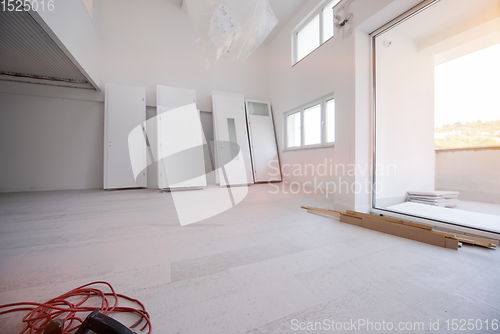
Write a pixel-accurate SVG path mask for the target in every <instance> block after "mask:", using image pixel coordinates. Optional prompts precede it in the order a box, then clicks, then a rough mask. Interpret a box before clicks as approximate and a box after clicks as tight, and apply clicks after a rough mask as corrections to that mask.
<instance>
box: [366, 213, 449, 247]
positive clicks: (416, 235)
mask: <svg viewBox="0 0 500 334" xmlns="http://www.w3.org/2000/svg"><path fill="white" fill-rule="evenodd" d="M361 226H362V227H365V228H369V229H371V230H375V231H379V232H384V233H387V234H392V235H396V236H399V237H403V238H406V239H411V240H415V241H420V242H425V243H428V244H431V245H435V246H440V247H445V248H446V247H447V243H446V237H445V236H444V235H440V234H434V233H430V232H429V231H428V230H424V229H421V228H418V227H412V226H407V225H403V224H397V223H390V222H385V221H382V220H377V219H368V218H363V219H362V222H361ZM448 246H449V247H452V246H453V247H454V245H452V244H451V243H450V244H448ZM456 249H458V242H457V244H456Z"/></svg>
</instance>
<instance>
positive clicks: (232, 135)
mask: <svg viewBox="0 0 500 334" xmlns="http://www.w3.org/2000/svg"><path fill="white" fill-rule="evenodd" d="M227 129H228V133H229V141H230V142H231V143H236V144H238V139H237V137H236V124H235V123H234V118H228V119H227ZM229 147H230V148H231V156H232V157H236V158H235V159H236V160H239V157H238V153H239V152H238V146H236V145H230V146H229Z"/></svg>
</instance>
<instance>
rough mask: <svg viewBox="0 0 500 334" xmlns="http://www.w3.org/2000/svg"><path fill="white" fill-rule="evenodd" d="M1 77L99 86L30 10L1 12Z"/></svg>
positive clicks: (67, 84)
mask: <svg viewBox="0 0 500 334" xmlns="http://www.w3.org/2000/svg"><path fill="white" fill-rule="evenodd" d="M0 80H2V81H18V82H28V83H36V84H44V85H53V86H64V87H74V88H84V89H95V87H94V86H93V85H92V84H91V83H90V82H89V80H87V78H86V76H85V75H84V74H83V73H82V71H80V69H79V68H78V67H77V66H76V65H75V63H73V61H72V60H71V59H70V58H69V57H68V56H67V55H66V53H65V52H64V51H63V50H61V48H60V47H59V46H58V45H57V44H56V42H55V41H54V40H53V39H52V38H51V37H50V36H49V35H48V34H47V33H46V32H45V31H44V30H43V28H42V27H41V26H40V25H39V24H38V23H37V22H36V21H35V19H34V18H33V17H32V16H31V15H30V13H29V12H27V11H19V12H16V11H0Z"/></svg>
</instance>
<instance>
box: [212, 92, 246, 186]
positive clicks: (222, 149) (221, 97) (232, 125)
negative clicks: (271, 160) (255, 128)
mask: <svg viewBox="0 0 500 334" xmlns="http://www.w3.org/2000/svg"><path fill="white" fill-rule="evenodd" d="M212 103H213V117H214V137H215V153H216V162H217V166H216V167H217V174H216V180H217V183H218V184H220V185H221V186H228V185H229V186H235V185H247V184H252V183H254V181H253V176H252V164H251V158H250V146H249V142H248V134H247V124H246V118H245V98H244V96H243V95H241V94H232V93H224V92H212ZM228 143H233V144H237V145H238V146H239V151H237V152H235V151H234V149H235V147H237V146H235V145H228ZM237 148H238V147H237Z"/></svg>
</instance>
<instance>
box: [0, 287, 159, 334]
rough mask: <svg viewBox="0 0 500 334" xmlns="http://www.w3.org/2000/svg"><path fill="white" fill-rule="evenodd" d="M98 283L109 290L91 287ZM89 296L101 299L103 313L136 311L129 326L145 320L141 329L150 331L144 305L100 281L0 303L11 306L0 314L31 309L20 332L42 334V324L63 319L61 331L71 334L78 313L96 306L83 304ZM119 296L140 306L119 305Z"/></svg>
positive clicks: (78, 320) (75, 327)
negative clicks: (39, 298)
mask: <svg viewBox="0 0 500 334" xmlns="http://www.w3.org/2000/svg"><path fill="white" fill-rule="evenodd" d="M99 284H101V285H102V284H104V285H107V286H108V287H109V290H110V292H103V291H102V290H100V289H97V288H94V287H90V286H92V285H99ZM111 296H112V298H113V299H114V303H113V304H112V305H111V303H110V300H109V299H108V297H111ZM72 297H73V298H74V297H81V298H80V300H78V301H77V302H70V301H69V300H68V299H69V298H72ZM91 297H100V298H101V307H100V309H99V311H100V312H101V313H102V314H104V315H109V314H110V313H111V312H131V313H135V314H137V315H138V316H139V320H137V322H136V323H134V324H133V325H132V326H130V328H134V327H137V326H139V325H140V324H141V323H142V322H143V321H144V322H145V323H144V325H143V326H142V328H141V329H140V330H141V331H143V330H144V329H145V328H146V327H147V328H148V334H151V332H152V329H151V320H150V318H149V314H148V312H147V311H146V308H145V307H144V305H143V304H142V303H141V302H140V301H139V300H137V299H134V298H131V297H128V296H125V295H121V294H118V293H116V292H115V290H114V289H113V287H112V286H111V284H109V283H108V282H102V281H97V282H92V283H89V284H85V285H82V286H80V287H78V288H76V289H73V290H71V291H69V292H66V293H65V294H63V295H60V296H59V297H56V298H54V299H51V300H49V301H47V302H45V303H32V302H21V303H13V304H5V305H0V309H3V308H10V309H8V310H5V311H0V315H2V314H6V313H10V312H18V311H30V312H29V313H28V314H27V315H26V316H25V317H24V318H23V322H24V323H26V326H25V327H24V329H23V330H22V331H21V332H20V333H19V334H23V333H26V332H27V331H28V330H29V333H30V334H40V333H43V330H44V329H45V326H47V324H48V323H49V322H51V321H52V320H54V319H56V318H61V319H63V320H64V323H65V326H64V330H63V334H71V333H72V332H73V331H76V330H77V329H78V328H79V327H80V325H81V324H82V322H83V319H82V318H81V317H80V316H78V313H81V312H92V311H93V310H94V309H95V307H92V306H85V305H84V304H85V302H87V301H88V300H89V299H90V298H91ZM119 298H123V299H127V300H129V301H131V302H134V303H136V304H138V305H139V306H140V308H133V307H122V306H118V299H119ZM111 301H113V300H111Z"/></svg>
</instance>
